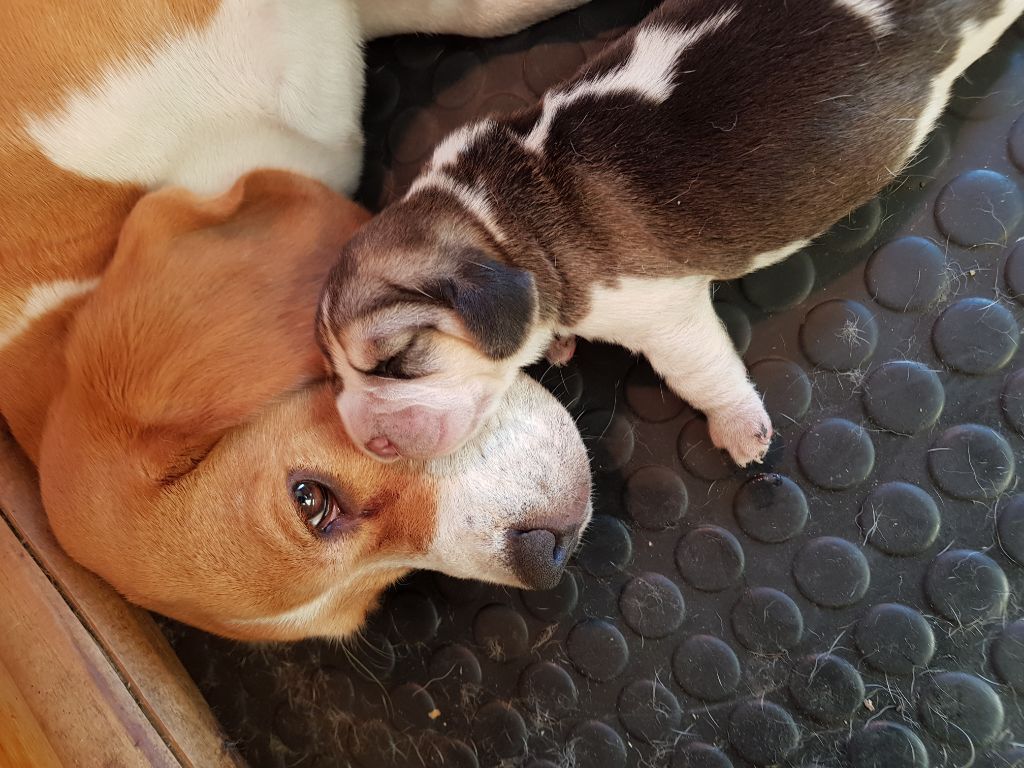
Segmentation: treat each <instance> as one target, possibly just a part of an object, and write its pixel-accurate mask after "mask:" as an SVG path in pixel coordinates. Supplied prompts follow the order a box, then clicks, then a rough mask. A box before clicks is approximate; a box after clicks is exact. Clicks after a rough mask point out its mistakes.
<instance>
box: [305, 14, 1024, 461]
mask: <svg viewBox="0 0 1024 768" xmlns="http://www.w3.org/2000/svg"><path fill="white" fill-rule="evenodd" d="M1022 11H1024V0H787V1H786V2H761V1H760V0H667V1H666V2H664V3H662V4H661V5H660V6H659V7H658V8H657V9H656V10H655V11H653V12H652V13H651V14H650V15H649V16H648V17H647V18H646V19H645V20H644V21H643V22H642V23H640V24H639V26H637V27H636V28H634V29H632V30H631V31H629V32H628V33H626V34H625V35H623V36H622V37H621V38H620V39H619V40H618V41H617V42H616V43H615V44H613V45H611V46H610V47H609V48H607V49H606V50H605V51H604V52H603V53H602V54H601V55H599V56H598V57H596V58H595V59H594V60H592V61H591V62H589V63H588V64H587V65H585V67H584V68H583V69H582V71H580V72H579V73H578V74H577V75H576V76H575V77H574V78H572V79H570V80H569V81H567V82H565V83H564V84H562V85H560V86H558V87H555V88H554V89H552V90H551V91H549V92H548V93H547V94H545V96H544V97H543V99H542V100H541V101H540V103H538V104H536V105H535V106H533V107H531V108H527V109H525V110H522V111H519V112H517V113H515V114H511V115H507V116H502V117H493V118H488V119H485V120H482V121H480V122H477V123H475V124H472V125H469V126H466V127H465V128H463V129H461V130H459V131H457V132H456V133H454V134H452V135H451V136H449V137H448V138H447V139H446V140H445V141H443V142H442V143H441V144H440V145H439V146H438V147H437V148H436V150H435V152H434V154H433V158H432V159H431V161H430V162H429V163H428V164H427V165H426V167H425V168H424V169H423V171H422V172H421V174H420V175H419V177H418V178H417V180H416V181H415V182H414V183H413V184H412V186H411V188H410V189H409V191H408V194H407V195H406V196H405V197H404V199H402V200H400V201H399V202H397V203H395V204H394V205H392V206H390V207H389V208H388V209H387V210H385V211H384V212H383V214H382V215H380V216H379V217H378V218H377V219H376V220H375V221H373V222H372V223H371V224H369V225H368V226H367V227H366V228H364V229H363V230H361V231H360V232H359V233H358V234H357V235H356V236H355V237H354V238H353V239H352V240H351V241H350V242H349V244H348V245H347V246H346V247H345V248H344V249H343V250H342V253H341V257H340V259H339V260H338V263H337V265H336V266H335V268H334V269H333V270H332V272H331V275H330V278H329V279H328V281H327V283H326V285H325V287H324V290H323V292H322V297H321V303H320V310H319V314H318V336H319V339H320V343H321V345H322V346H323V348H324V350H325V352H326V353H327V354H328V355H329V357H330V359H331V363H332V366H333V369H334V372H335V374H336V376H337V378H338V380H339V381H340V384H341V386H340V392H339V394H338V397H337V405H338V409H339V412H340V414H341V418H342V421H343V422H344V423H345V426H346V429H347V430H348V432H349V434H350V435H351V436H352V437H353V439H354V440H355V442H356V443H357V444H358V445H360V446H362V447H363V449H364V450H365V451H366V452H367V453H369V454H370V455H373V456H376V457H377V458H379V459H382V460H385V461H387V460H394V459H395V458H396V457H398V456H404V457H417V458H427V457H433V456H439V455H444V454H446V453H448V452H450V451H454V450H457V449H458V448H459V447H460V446H461V445H463V444H464V443H465V441H466V440H467V439H469V438H470V437H471V436H472V435H474V434H475V433H476V432H477V430H479V429H481V428H483V427H484V426H485V425H486V424H487V423H488V421H489V419H490V417H491V415H492V414H493V413H494V411H495V409H496V408H497V407H498V403H500V401H501V395H502V393H503V392H504V391H505V390H506V388H507V387H508V386H510V385H511V383H512V382H513V381H514V380H515V378H516V376H517V375H518V371H519V369H520V368H521V367H522V366H524V365H526V364H529V363H532V362H534V361H535V360H537V359H538V357H540V356H541V355H542V354H543V353H544V352H545V350H547V351H548V354H549V357H550V358H552V359H553V360H558V359H564V358H565V357H566V356H567V355H569V354H571V338H572V337H573V336H581V337H585V338H588V339H595V340H601V341H608V342H613V343H617V344H621V345H623V346H626V347H628V348H630V349H631V350H633V351H635V352H639V353H643V354H645V355H646V356H647V357H648V359H649V360H650V362H651V364H652V365H653V366H654V368H655V369H656V370H657V371H658V372H659V373H660V374H661V376H662V377H663V378H664V379H665V381H666V382H667V383H668V385H669V386H670V387H671V388H672V389H673V390H675V391H676V392H677V393H678V394H679V395H680V396H681V397H683V398H684V399H686V400H688V401H689V402H690V403H691V404H692V405H693V406H694V407H696V408H698V409H699V410H701V411H703V412H704V413H705V414H706V416H707V419H708V427H709V432H710V436H711V439H712V441H713V442H714V444H715V445H716V446H718V447H719V448H722V449H724V450H725V451H727V452H728V453H729V455H730V456H731V457H732V459H733V460H734V461H735V462H736V463H737V464H739V465H747V464H749V463H751V462H758V461H760V460H761V459H762V458H763V457H764V455H765V452H766V451H767V449H768V446H769V443H770V440H771V437H772V426H771V423H770V420H769V418H768V415H767V413H766V411H765V408H764V405H763V404H762V402H761V398H760V397H759V395H758V393H757V392H756V391H755V389H754V387H753V385H752V383H751V382H750V380H749V378H748V377H747V373H746V370H745V368H744V365H743V363H742V361H741V359H740V357H739V356H738V355H737V353H736V351H735V350H734V348H733V345H732V343H731V342H730V340H729V336H728V335H727V334H726V332H725V329H724V328H723V326H722V323H721V322H720V321H719V320H718V318H717V317H716V315H715V312H714V310H713V308H712V303H711V296H710V290H709V289H710V284H711V282H712V281H713V280H729V279H734V278H737V277H740V276H741V275H745V274H747V273H749V272H752V271H754V270H757V269H760V268H762V267H766V266H768V265H770V264H774V263H776V262H778V261H780V260H782V259H784V258H786V257H787V256H788V255H790V254H792V253H794V252H795V251H797V250H799V249H800V248H803V247H804V246H805V245H807V244H808V243H809V242H810V241H811V240H812V239H813V238H815V237H816V236H818V235H820V234H821V233H823V232H824V231H825V230H826V229H827V228H828V227H829V226H830V225H831V224H833V223H834V222H836V221H838V220H839V219H840V218H841V217H843V216H844V215H846V214H848V213H849V212H851V211H852V210H854V209H855V208H856V207H858V206H859V205H861V204H863V203H865V202H867V201H868V200H869V199H870V198H871V197H872V196H874V195H875V194H876V193H877V192H879V190H881V189H882V188H883V187H884V186H885V185H886V184H887V183H889V182H890V181H891V180H892V178H893V177H894V176H895V175H896V174H897V173H899V171H900V170H901V169H902V168H904V167H906V166H907V164H908V163H909V162H910V161H911V160H912V159H913V158H914V155H915V153H916V152H917V151H918V149H919V148H920V147H921V145H922V142H923V141H924V140H925V138H926V137H927V136H928V134H929V132H930V131H931V129H932V127H933V126H934V124H935V122H936V120H937V118H938V117H939V116H940V114H941V112H942V110H943V108H944V106H945V104H946V101H947V99H948V97H949V93H950V87H951V85H952V83H953V81H954V80H955V79H956V78H957V76H958V75H960V74H961V73H962V72H963V71H964V70H965V69H966V68H967V67H968V66H969V65H970V64H971V63H972V62H974V61H975V60H976V59H977V58H978V57H980V56H981V55H982V54H983V53H985V52H986V51H987V50H988V49H989V48H990V47H991V46H992V45H993V43H994V42H995V41H996V39H997V38H998V37H999V36H1000V35H1001V34H1002V33H1003V32H1004V31H1005V30H1006V29H1007V28H1008V27H1009V26H1010V25H1011V24H1012V23H1013V21H1014V20H1015V19H1016V18H1017V17H1018V16H1019V15H1020V14H1021V12H1022Z"/></svg>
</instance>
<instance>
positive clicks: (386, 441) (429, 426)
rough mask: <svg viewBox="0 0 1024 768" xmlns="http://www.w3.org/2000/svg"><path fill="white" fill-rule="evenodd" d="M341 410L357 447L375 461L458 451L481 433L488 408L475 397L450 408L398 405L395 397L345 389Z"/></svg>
mask: <svg viewBox="0 0 1024 768" xmlns="http://www.w3.org/2000/svg"><path fill="white" fill-rule="evenodd" d="M398 386H400V385H398ZM338 410H339V412H340V413H341V418H342V421H343V422H344V424H345V429H346V430H347V431H348V433H349V435H350V436H351V437H352V439H353V441H355V442H356V444H357V445H359V446H361V447H362V448H363V450H365V451H366V452H367V453H368V454H370V455H371V456H373V457H374V458H376V459H380V460H381V461H394V460H396V459H399V458H405V459H420V460H427V459H434V458H438V457H441V456H446V455H448V454H450V453H453V452H454V451H456V450H458V449H459V448H461V447H462V446H463V445H464V444H465V443H466V441H468V440H469V439H470V438H471V437H473V435H474V434H476V432H477V430H478V429H479V428H480V426H481V422H482V419H481V413H482V412H483V410H484V409H483V407H482V404H480V403H478V402H477V401H476V400H474V399H473V398H466V399H462V398H460V399H459V400H458V402H453V403H451V404H450V407H449V408H447V409H442V408H436V407H432V406H430V405H426V404H420V403H416V404H410V405H406V406H404V407H396V405H395V401H394V400H389V399H385V398H381V397H377V396H375V395H374V394H373V393H370V392H361V393H358V394H356V393H352V394H348V393H346V392H342V394H341V395H340V396H339V398H338Z"/></svg>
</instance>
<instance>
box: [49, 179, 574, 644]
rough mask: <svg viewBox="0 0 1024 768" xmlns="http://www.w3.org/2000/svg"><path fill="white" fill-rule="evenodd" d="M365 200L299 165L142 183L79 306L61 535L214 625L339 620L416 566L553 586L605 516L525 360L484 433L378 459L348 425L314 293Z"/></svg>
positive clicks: (229, 628)
mask: <svg viewBox="0 0 1024 768" xmlns="http://www.w3.org/2000/svg"><path fill="white" fill-rule="evenodd" d="M365 218H366V217H365V214H364V213H363V212H362V211H361V210H360V209H358V208H357V207H356V206H354V205H353V204H351V203H348V202H347V201H345V200H343V199H341V198H339V197H337V196H335V195H333V194H332V193H331V192H329V191H328V190H326V189H325V188H323V187H321V186H320V185H318V184H316V183H314V182H311V181H308V180H303V179H301V178H298V177H295V176H291V175H289V174H283V173H272V172H263V173H259V174H253V175H251V176H249V177H246V178H245V179H243V180H242V181H241V182H239V184H238V185H236V187H235V188H234V189H232V190H231V191H230V192H229V193H227V194H226V195H224V196H222V197H220V198H216V199H213V200H199V199H196V198H194V197H193V196H191V195H188V194H186V193H183V192H179V191H166V192H160V193H156V194H153V195H150V196H149V197H147V198H146V199H144V200H143V201H142V202H141V203H140V204H139V206H138V207H137V208H136V210H135V211H134V212H133V214H132V216H131V217H130V219H129V221H128V222H127V224H126V226H125V229H124V232H123V234H122V237H121V241H120V244H119V247H118V250H117V253H116V255H115V257H114V259H113V261H112V263H111V265H110V267H109V269H108V271H107V272H106V273H105V275H104V278H103V281H102V283H101V285H100V286H99V288H97V289H96V292H95V293H94V294H93V295H92V296H91V298H90V299H89V301H88V302H87V304H86V305H85V307H83V309H82V310H81V311H80V313H79V315H78V316H77V317H76V321H75V328H74V331H73V333H72V337H71V339H70V341H69V344H68V348H67V362H68V379H67V385H66V387H65V389H64V391H63V392H62V394H61V396H60V397H59V398H58V400H57V402H56V403H55V404H54V406H53V408H52V410H51V412H50V416H49V419H48V422H47V426H46V430H45V433H44V438H43V443H42V447H41V451H40V462H39V470H40V479H41V485H42V491H43V499H44V503H45V506H46V509H47V513H48V515H49V517H50V521H51V524H52V526H53V528H54V531H55V532H56V534H57V537H58V539H59V540H60V542H61V544H62V545H63V546H64V547H65V548H66V549H67V550H68V552H69V553H70V554H71V555H72V556H73V557H74V558H76V559H77V560H78V561H80V562H81V563H82V564H84V565H85V566H86V567H88V568H90V569H91V570H93V571H95V572H96V573H98V574H99V575H100V576H102V577H103V578H105V579H106V580H107V581H109V582H110V583H111V584H112V585H113V586H114V587H115V588H116V589H118V590H119V591H120V592H122V593H123V594H124V595H125V596H126V597H128V598H129V599H130V600H132V601H133V602H136V603H138V604H140V605H143V606H145V607H148V608H151V609H154V610H157V611H159V612H161V613H164V614H167V615H169V616H172V617H174V618H177V619H179V620H181V621H184V622H187V623H190V624H193V625H196V626H199V627H202V628H204V629H206V630H208V631H212V632H216V633H218V634H222V635H227V636H231V637H237V638H242V639H255V640H264V639H265V640H276V639H282V640H283V639H296V638H301V637H306V636H333V637H343V636H345V635H347V634H349V633H351V632H352V631H353V630H354V629H356V628H357V627H359V625H360V624H361V623H362V622H363V620H364V617H365V616H366V614H367V612H368V611H370V610H371V609H372V608H373V607H374V606H375V605H376V602H377V600H378V598H379V596H380V593H381V591H382V590H383V589H384V588H385V587H386V586H387V585H388V584H390V583H392V582H393V581H394V580H395V579H397V578H398V577H400V576H401V575H403V574H404V573H406V572H407V571H409V570H410V569H413V568H431V569H436V570H440V571H444V572H446V573H449V574H452V575H455V576H460V577H471V578H481V579H485V580H489V581H494V582H498V583H502V584H509V585H515V586H525V587H544V586H550V585H552V584H553V583H554V582H555V581H557V579H558V577H559V575H560V573H561V570H562V567H563V566H564V563H565V559H566V557H567V555H568V554H569V553H570V551H571V550H572V548H573V547H574V545H575V542H576V541H577V539H578V536H579V533H580V531H581V529H582V528H583V526H585V525H586V523H587V520H588V519H589V515H590V501H589V490H590V478H589V472H588V467H587V460H586V454H585V450H584V448H583V445H582V442H581V440H580V438H579V436H578V433H577V431H576V429H575V427H574V425H573V423H572V420H571V418H570V417H569V415H568V414H567V413H566V411H565V410H564V409H563V408H562V407H561V406H559V405H558V403H557V402H556V401H555V400H554V399H553V398H552V397H551V396H550V395H548V394H547V393H546V392H545V391H544V390H543V389H542V388H541V387H540V386H539V385H537V384H536V383H534V382H532V381H530V380H528V379H526V378H525V377H517V378H514V379H513V381H512V386H511V388H510V389H509V391H508V393H507V395H506V396H504V397H503V398H501V399H500V400H499V401H498V402H497V404H496V406H495V407H496V411H497V413H496V418H495V419H494V420H492V422H490V424H489V425H488V426H486V427H485V428H484V429H483V430H482V431H481V432H480V434H479V435H478V436H477V437H476V438H475V440H474V442H473V443H472V444H471V445H468V446H466V448H465V449H464V450H462V451H459V452H456V453H454V454H452V455H451V456H449V457H447V458H445V459H441V460H437V461H432V462H422V463H415V462H398V463H392V464H382V463H380V462H377V461H374V460H372V459H371V458H369V457H368V456H367V455H366V454H365V453H364V452H363V451H362V450H360V449H359V448H358V447H357V446H356V445H355V444H354V443H353V442H352V441H351V440H350V439H349V438H348V437H347V436H346V434H345V432H344V430H343V428H342V424H341V423H340V420H339V419H338V415H337V411H336V408H335V404H334V392H333V389H332V387H331V385H330V383H329V382H328V381H327V376H326V365H325V363H324V360H323V358H322V356H321V355H320V353H319V350H318V348H317V346H316V343H315V340H314V336H313V319H314V311H315V306H314V301H315V297H316V294H317V289H318V287H319V285H320V284H321V283H322V281H323V280H324V277H325V275H326V272H327V270H328V268H329V267H330V264H331V262H332V259H333V257H334V256H335V255H336V253H337V251H338V249H339V248H340V247H341V246H342V245H343V244H344V243H345V241H346V240H347V239H348V238H349V236H350V235H351V234H352V232H354V231H355V229H356V228H357V227H358V226H359V225H360V224H362V223H363V221H364V220H365Z"/></svg>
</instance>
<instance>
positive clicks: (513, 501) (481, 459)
mask: <svg viewBox="0 0 1024 768" xmlns="http://www.w3.org/2000/svg"><path fill="white" fill-rule="evenodd" d="M427 469H428V471H429V472H430V474H431V475H432V476H433V477H435V478H436V481H437V485H438V496H437V498H438V507H437V529H436V533H435V535H434V541H433V543H432V545H431V548H430V551H429V552H428V553H427V554H426V555H424V556H423V557H422V559H418V560H417V561H415V562H414V563H412V564H413V565H414V566H415V567H417V568H429V569H431V570H436V571H442V572H444V573H447V574H449V575H451V576H456V577H459V578H467V579H480V580H484V581H493V582H497V583H499V584H513V583H515V580H516V579H515V576H514V575H513V574H512V572H511V568H510V557H509V556H508V554H507V546H508V534H509V532H510V531H513V530H522V529H523V528H524V527H527V526H531V525H532V526H537V525H542V524H543V522H544V521H545V520H557V521H560V522H562V523H563V524H577V525H582V526H585V525H586V524H587V523H588V522H589V520H590V514H591V508H590V505H589V504H586V505H585V507H584V506H583V505H582V504H581V492H588V491H589V488H590V468H589V464H588V461H587V455H586V449H585V448H584V446H583V442H582V440H581V439H580V436H579V431H578V430H577V429H576V426H575V424H574V423H573V419H572V417H571V416H570V415H569V413H568V411H566V410H565V408H563V407H562V406H561V405H560V404H559V403H558V401H557V400H555V399H554V397H552V396H551V395H550V394H548V393H547V392H546V391H545V390H544V389H543V387H541V386H540V385H539V384H537V383H536V382H534V381H532V380H531V379H529V378H528V377H527V376H526V375H525V374H522V373H517V375H516V378H515V379H514V381H513V382H512V384H511V386H510V387H509V389H508V391H507V392H506V394H505V396H504V398H503V399H502V401H501V404H500V405H499V406H498V409H497V411H496V412H495V414H494V416H493V417H492V418H491V419H489V420H488V422H487V425H486V426H485V428H484V431H483V432H482V433H481V434H480V435H478V436H477V437H476V438H475V439H474V440H473V441H472V442H470V443H469V444H467V445H466V447H465V448H463V449H462V450H460V451H459V452H458V453H456V454H454V455H452V456H449V457H447V458H444V459H439V460H437V461H434V462H431V463H430V464H429V465H428V466H427Z"/></svg>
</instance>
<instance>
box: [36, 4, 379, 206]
mask: <svg viewBox="0 0 1024 768" xmlns="http://www.w3.org/2000/svg"><path fill="white" fill-rule="evenodd" d="M169 32H170V31H169ZM360 36H361V32H360V27H359V19H358V16H357V14H356V13H355V9H354V8H353V7H352V4H351V3H348V2H337V0H223V1H222V2H221V4H220V8H219V9H218V11H217V13H216V15H215V16H214V17H213V18H212V19H211V20H210V22H209V23H208V24H207V25H206V26H205V27H204V28H202V29H198V30H196V29H186V30H181V31H178V33H177V34H175V33H174V32H170V33H169V35H168V37H167V38H166V39H165V40H163V41H161V42H160V43H158V44H157V45H156V46H154V47H153V48H152V49H151V50H147V51H140V52H139V54H138V56H136V57H135V58H133V59H130V60H128V61H122V62H118V63H116V64H114V65H112V66H111V68H110V69H109V70H108V71H107V72H106V73H105V74H104V76H103V77H102V78H101V79H100V80H99V81H98V82H97V83H95V84H94V85H93V86H92V87H91V88H88V89H86V90H85V91H82V92H79V93H75V94H73V95H72V96H71V97H70V98H68V99H67V101H66V103H65V104H64V106H63V108H62V109H61V110H60V111H58V112H57V113H55V114H50V115H40V116H35V117H33V118H30V119H29V120H28V123H27V126H26V128H27V130H28V132H29V134H30V135H31V136H32V137H33V139H34V140H35V141H36V142H37V143H38V144H39V146H40V148H41V149H42V151H43V152H45V154H46V155H47V156H48V157H49V158H50V159H51V160H52V161H53V162H54V163H56V164H57V165H59V166H61V167H63V168H65V169H66V170H69V171H72V172H75V173H78V174H79V175H82V176H85V177H88V178H92V179H98V180H102V181H109V182H114V183H131V184H138V185H141V186H145V187H149V188H155V187H159V186H163V185H168V184H178V185H182V186H185V187H187V188H189V189H191V190H193V191H195V192H198V193H200V194H215V193H218V192H221V191H223V190H225V189H227V188H228V187H229V186H230V185H231V184H232V183H234V181H235V180H236V179H237V178H238V177H239V176H241V175H243V174H244V173H246V172H248V171H251V170H254V169H257V168H264V167H273V168H282V169H286V170H292V171H295V172H297V173H301V174H304V175H306V176H309V177H312V178H314V179H318V180H320V181H323V182H325V183H327V184H328V185H331V186H333V187H334V188H336V189H339V190H344V191H352V190H353V189H354V187H355V186H356V184H357V182H358V178H359V172H360V167H361V158H362V135H361V129H360V125H359V115H358V111H359V107H360V104H361V102H362V92H363V62H362V49H361V40H360Z"/></svg>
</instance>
